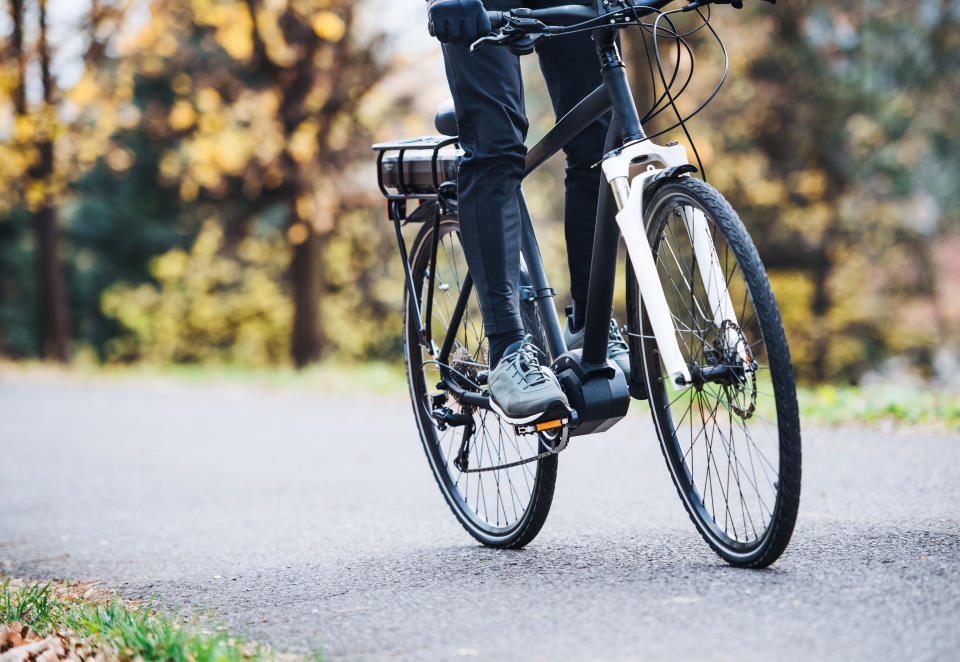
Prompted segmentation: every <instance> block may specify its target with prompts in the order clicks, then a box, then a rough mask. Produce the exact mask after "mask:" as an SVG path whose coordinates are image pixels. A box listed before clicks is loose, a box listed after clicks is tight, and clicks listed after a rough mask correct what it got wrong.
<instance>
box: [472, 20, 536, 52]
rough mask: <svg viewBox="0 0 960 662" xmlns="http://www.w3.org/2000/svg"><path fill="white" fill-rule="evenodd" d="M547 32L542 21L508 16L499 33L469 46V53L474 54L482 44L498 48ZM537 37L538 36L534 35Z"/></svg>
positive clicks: (481, 38) (489, 35)
mask: <svg viewBox="0 0 960 662" xmlns="http://www.w3.org/2000/svg"><path fill="white" fill-rule="evenodd" d="M546 31H547V26H546V25H544V23H543V22H542V21H539V20H537V19H535V18H523V17H519V16H508V17H507V24H506V25H505V26H503V27H502V28H500V30H499V32H495V33H491V34H488V35H487V36H485V37H480V38H479V39H477V40H476V41H475V42H473V43H472V44H470V52H471V53H475V52H476V51H477V49H479V48H480V47H481V46H483V45H484V44H494V45H497V46H499V45H500V44H504V43H507V42H509V41H511V40H513V39H520V38H522V37H525V36H533V35H534V33H542V32H546ZM536 37H539V34H537V35H536Z"/></svg>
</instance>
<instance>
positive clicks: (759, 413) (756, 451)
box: [627, 177, 800, 568]
mask: <svg viewBox="0 0 960 662" xmlns="http://www.w3.org/2000/svg"><path fill="white" fill-rule="evenodd" d="M645 209H646V212H645V219H644V220H645V223H646V227H647V233H648V238H649V240H650V245H651V246H652V248H653V252H654V256H655V259H656V264H657V270H658V272H659V275H660V282H661V284H662V286H663V288H664V291H665V292H666V295H667V302H668V304H669V307H670V311H671V314H672V316H673V320H674V325H675V327H676V329H677V339H678V341H679V344H680V349H681V351H682V353H683V354H684V358H685V359H686V362H687V365H688V367H689V369H690V372H691V376H692V378H693V381H694V386H691V387H689V388H687V389H684V390H680V389H676V388H675V387H674V386H673V385H672V384H671V383H670V379H669V376H668V375H666V372H665V370H664V367H663V365H662V362H661V361H660V358H659V355H658V353H657V346H656V342H655V340H654V339H653V334H652V331H651V329H650V325H649V322H648V320H647V319H646V314H645V313H644V312H643V309H642V305H641V304H642V302H641V301H640V296H639V290H638V287H637V283H636V279H635V277H634V274H633V271H632V269H628V282H627V308H628V325H629V332H630V342H631V350H632V351H631V357H632V359H633V360H634V361H636V360H637V359H638V358H639V359H640V361H641V363H640V365H634V366H633V367H632V369H633V370H634V371H639V370H642V371H643V373H644V379H645V385H646V388H647V393H648V394H649V399H650V410H651V412H652V414H653V421H654V424H655V426H656V429H657V434H658V436H659V438H660V445H661V448H662V450H663V454H664V457H665V458H666V461H667V466H668V467H669V469H670V474H671V476H672V477H673V481H674V483H675V484H676V486H677V491H678V492H679V493H680V497H681V499H682V500H683V504H684V506H685V507H686V509H687V512H688V513H689V514H690V518H691V519H692V520H693V522H694V524H695V525H696V527H697V529H698V530H699V531H700V533H701V535H702V536H703V538H704V539H705V540H706V541H707V543H708V544H709V545H710V546H711V547H712V548H713V549H714V550H715V551H716V552H717V553H718V554H719V555H720V556H721V557H723V558H724V559H726V560H727V561H728V562H730V563H732V564H734V565H737V566H742V567H753V568H758V567H764V566H767V565H769V564H771V563H773V562H774V561H775V560H776V559H777V558H778V557H779V556H780V554H782V553H783V550H784V549H785V548H786V546H787V543H788V542H789V541H790V536H791V534H792V532H793V527H794V523H795V522H796V517H797V508H798V505H799V500H800V422H799V417H798V413H797V399H796V389H795V385H794V377H793V367H792V365H791V362H790V352H789V349H788V348H787V341H786V337H785V335H784V332H783V326H782V324H781V321H780V313H779V311H778V309H777V304H776V301H775V300H774V297H773V292H772V291H771V289H770V283H769V281H768V280H767V275H766V272H765V271H764V268H763V264H762V263H761V262H760V257H759V255H758V254H757V250H756V248H755V247H754V245H753V242H752V241H751V240H750V237H749V235H748V234H747V231H746V229H745V228H744V226H743V224H742V223H741V221H740V219H739V218H738V217H737V214H736V212H735V211H734V210H733V209H732V208H731V207H730V205H729V203H727V201H726V200H725V199H724V198H723V197H722V196H721V195H720V194H719V193H718V192H717V191H716V190H715V189H713V188H712V187H710V186H709V185H707V184H706V183H704V182H702V181H700V180H697V179H693V178H690V177H681V178H679V179H676V180H671V181H667V182H665V183H663V184H660V185H659V186H657V187H656V188H655V189H653V191H652V192H648V200H647V201H646V202H645ZM699 213H702V214H703V217H704V218H705V219H706V221H707V226H708V228H709V231H710V234H711V236H712V237H713V243H714V247H715V250H716V253H717V257H718V258H719V263H720V264H719V269H720V271H717V270H716V269H711V268H707V267H705V268H703V269H702V270H701V266H702V265H700V264H699V263H698V261H697V259H696V257H695V255H694V251H693V247H692V243H691V240H690V233H689V231H688V227H689V225H690V223H691V219H692V218H693V217H694V214H699ZM720 273H722V276H723V278H724V279H725V281H726V288H727V290H728V291H729V293H730V298H731V301H732V303H733V312H734V313H735V319H723V320H718V319H717V318H716V317H715V316H714V315H713V313H712V307H711V303H710V301H709V297H708V296H707V291H708V288H709V289H710V290H711V291H714V290H713V287H714V285H713V280H714V279H713V276H714V275H717V276H719V274H720ZM703 274H706V276H704V275H703ZM705 283H706V284H705ZM635 374H637V373H636V372H635Z"/></svg>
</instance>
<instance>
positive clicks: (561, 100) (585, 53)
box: [531, 3, 610, 329]
mask: <svg viewBox="0 0 960 662" xmlns="http://www.w3.org/2000/svg"><path fill="white" fill-rule="evenodd" d="M531 6H533V3H531ZM537 54H538V55H539V56H540V68H541V69H542V70H543V76H544V79H546V82H547V89H548V90H549V91H550V99H551V101H552V102H553V109H554V112H555V113H556V115H557V118H558V119H559V118H560V117H562V116H563V115H564V114H566V113H567V112H568V111H569V110H570V109H571V108H573V107H574V106H575V105H576V104H577V103H579V102H580V100H581V99H583V98H584V97H585V96H586V95H587V94H589V93H590V92H592V91H593V90H594V89H596V88H597V87H598V86H599V85H600V84H601V83H602V82H603V80H602V78H601V76H600V64H599V62H598V61H597V53H596V50H595V48H594V45H593V41H592V39H591V38H590V34H589V33H587V32H584V33H580V34H573V35H569V36H565V37H559V38H554V39H542V40H541V41H540V42H539V43H538V45H537ZM609 125H610V118H609V116H608V117H604V118H602V119H600V120H597V121H596V122H594V123H593V124H592V125H591V126H590V127H589V128H588V129H587V130H585V131H584V132H582V133H581V134H580V135H579V136H577V137H576V138H574V139H573V140H572V141H571V142H570V143H569V144H568V145H567V146H566V147H565V148H564V152H566V155H567V171H566V191H567V196H566V201H565V208H564V214H563V217H564V232H565V235H566V240H567V264H568V266H569V268H570V294H571V296H572V297H573V306H574V315H573V317H574V319H573V323H574V328H575V329H580V328H582V327H583V319H584V315H586V311H587V287H588V285H589V283H590V262H591V256H592V254H593V232H594V228H595V227H596V221H597V217H596V214H597V199H598V196H599V193H600V181H601V177H600V173H599V169H597V168H594V167H593V166H594V164H596V163H597V162H598V161H600V159H601V158H602V157H603V143H604V139H605V138H606V135H607V128H608V127H609Z"/></svg>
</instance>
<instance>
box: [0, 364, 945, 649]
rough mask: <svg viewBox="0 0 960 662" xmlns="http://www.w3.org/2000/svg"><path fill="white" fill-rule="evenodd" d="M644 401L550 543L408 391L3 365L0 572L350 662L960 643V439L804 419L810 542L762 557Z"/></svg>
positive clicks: (588, 468) (547, 533)
mask: <svg viewBox="0 0 960 662" xmlns="http://www.w3.org/2000/svg"><path fill="white" fill-rule="evenodd" d="M636 409H637V412H639V413H637V414H636V415H632V418H631V419H628V420H627V421H624V422H623V423H621V424H620V425H619V426H618V427H617V428H615V429H614V430H613V431H611V432H609V433H607V434H606V435H603V436H597V437H586V438H582V439H575V440H574V441H573V442H572V443H571V447H570V449H569V450H568V451H566V452H565V453H564V455H563V456H562V457H561V460H560V474H559V478H558V486H557V494H556V498H555V501H554V506H553V511H552V513H551V515H550V518H549V520H548V521H547V525H546V526H545V527H544V530H543V532H542V533H541V534H540V537H539V538H538V539H537V540H536V541H535V542H534V543H533V544H532V545H531V546H530V547H528V548H527V549H526V550H523V551H519V552H502V551H491V550H487V549H484V548H481V547H479V546H477V545H476V544H474V543H473V542H472V539H470V538H469V537H468V536H467V535H466V533H464V532H463V531H462V530H461V529H460V526H459V524H457V523H456V521H455V520H454V519H453V517H452V515H451V514H450V513H449V511H448V510H447V506H446V505H445V504H444V503H443V500H442V498H441V496H440V493H439V491H438V489H437V487H436V485H435V484H434V482H433V479H432V477H431V476H430V474H429V469H428V467H427V462H426V460H425V458H424V456H423V453H422V451H421V449H420V446H419V441H418V438H417V436H416V433H415V426H414V423H413V419H412V415H411V413H410V411H409V406H408V404H407V403H406V402H405V401H404V400H401V399H396V400H390V399H376V400H369V401H364V400H362V399H339V398H335V397H329V396H322V395H318V394H311V393H309V392H305V391H304V390H297V391H278V390H269V389H266V388H258V387H236V386H222V385H221V386H214V385H209V384H207V385H197V384H190V385H184V384H182V383H180V384H177V383H164V382H151V383H136V382H127V381H124V382H118V381H97V382H90V383H82V382H75V381H68V380H61V379H50V378H37V377H26V378H25V377H24V376H22V375H19V374H8V375H6V376H2V375H0V569H2V570H5V571H6V572H8V573H12V574H16V575H20V576H33V577H43V578H51V577H52V578H72V579H98V580H100V581H102V582H103V584H104V585H105V586H107V587H110V588H116V589H118V590H119V591H120V592H121V593H122V594H123V595H125V596H130V597H134V598H144V597H150V596H156V598H157V599H158V600H159V601H160V602H161V603H162V604H163V605H165V606H167V607H170V608H182V609H191V608H194V607H203V608H213V609H214V610H215V613H216V614H217V618H220V619H222V620H223V621H224V622H225V623H226V624H227V625H228V626H229V627H230V628H231V629H232V630H234V631H237V632H240V633H243V634H246V635H248V636H252V637H255V638H258V639H261V640H265V641H268V642H270V643H272V644H276V645H278V646H281V647H284V648H290V649H294V650H309V649H311V648H313V646H314V645H315V643H318V642H319V643H322V647H323V650H324V651H325V654H326V656H327V657H328V658H330V659H333V660H455V659H467V660H469V659H478V660H564V661H566V660H570V661H574V660H584V661H586V660H605V661H613V660H617V661H625V660H658V659H663V660H668V659H669V660H673V659H690V660H778V661H779V660H861V659H862V660H867V659H869V660H901V659H909V660H947V659H954V660H956V659H960V650H958V648H960V505H958V504H960V480H958V478H957V476H958V472H960V437H956V436H954V437H950V436H935V435H930V434H910V433H905V432H899V433H894V434H879V433H877V432H867V431H852V430H843V431H825V430H809V429H808V430H806V431H805V438H804V443H805V448H804V452H805V466H804V471H805V475H804V492H803V499H802V504H801V513H800V520H799V523H798V526H797V530H796V533H795V535H794V540H793V543H792V544H791V546H790V548H789V549H788V550H787V553H786V554H785V555H784V557H783V558H782V559H781V560H780V561H779V562H778V563H777V564H776V565H775V566H774V567H773V568H771V569H769V570H766V571H742V570H736V569H733V568H730V567H727V566H726V565H724V564H723V563H722V562H721V561H720V560H719V559H718V558H716V557H715V556H714V555H713V553H712V552H710V551H709V549H707V547H706V545H705V544H704V543H703V542H702V541H701V540H700V538H699V537H698V536H697V534H696V532H695V531H694V530H693V526H692V524H691V523H690V522H689V520H688V519H687V516H686V514H685V512H684V511H683V509H682V507H681V505H680V501H679V499H678V497H677V495H676V493H675V491H674V489H673V486H672V485H671V484H670V482H669V477H668V474H667V471H666V468H665V466H664V463H663V460H662V458H661V456H660V453H659V449H658V447H657V444H656V440H655V437H654V435H653V432H652V430H651V429H650V428H649V425H648V422H647V420H646V416H645V415H644V414H643V413H642V412H641V409H640V408H636Z"/></svg>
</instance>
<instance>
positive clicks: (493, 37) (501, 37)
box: [470, 31, 508, 53]
mask: <svg viewBox="0 0 960 662" xmlns="http://www.w3.org/2000/svg"><path fill="white" fill-rule="evenodd" d="M507 39H508V37H507V35H505V34H504V33H503V31H500V32H498V33H495V34H488V35H487V36H486V37H480V38H479V39H477V40H476V41H475V42H473V43H472V44H470V52H471V53H476V52H477V51H478V50H479V49H480V47H481V46H483V45H484V44H495V45H498V46H499V45H500V44H502V43H504V42H505V41H507Z"/></svg>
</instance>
